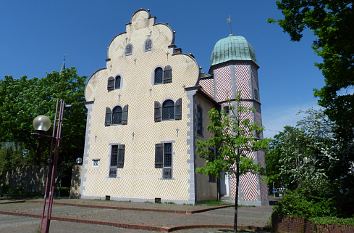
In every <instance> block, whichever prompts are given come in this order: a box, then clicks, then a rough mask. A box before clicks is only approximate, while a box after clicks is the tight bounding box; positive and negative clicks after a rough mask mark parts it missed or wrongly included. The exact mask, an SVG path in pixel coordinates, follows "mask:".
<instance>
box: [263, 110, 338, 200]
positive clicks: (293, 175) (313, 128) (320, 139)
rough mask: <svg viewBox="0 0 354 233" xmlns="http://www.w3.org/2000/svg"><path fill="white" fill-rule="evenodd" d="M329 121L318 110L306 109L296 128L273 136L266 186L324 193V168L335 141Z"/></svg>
mask: <svg viewBox="0 0 354 233" xmlns="http://www.w3.org/2000/svg"><path fill="white" fill-rule="evenodd" d="M331 127H332V122H331V121H329V120H328V118H327V117H326V116H325V115H324V114H323V112H322V111H320V110H313V109H310V110H307V111H306V112H305V116H304V118H303V119H301V120H300V121H299V122H298V123H297V127H290V126H286V127H285V128H284V130H283V131H282V132H280V133H278V134H277V135H275V136H274V139H273V140H272V141H271V143H270V149H269V150H268V151H267V154H266V165H267V166H266V172H267V176H268V182H269V183H268V184H269V185H272V184H273V183H274V185H275V186H276V187H285V188H287V189H290V190H295V189H297V188H304V189H309V190H312V192H317V193H323V192H324V191H328V188H326V187H327V186H329V180H328V178H327V177H328V167H330V166H331V164H332V163H333V161H334V158H333V157H332V156H331V154H332V150H333V147H334V146H335V140H334V139H333V137H332V135H333V133H332V131H331Z"/></svg>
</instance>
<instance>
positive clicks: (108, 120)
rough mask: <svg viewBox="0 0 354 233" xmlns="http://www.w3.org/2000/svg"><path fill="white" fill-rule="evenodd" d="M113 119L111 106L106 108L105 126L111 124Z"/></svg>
mask: <svg viewBox="0 0 354 233" xmlns="http://www.w3.org/2000/svg"><path fill="white" fill-rule="evenodd" d="M111 119H112V111H111V109H110V108H106V118H105V122H104V125H105V126H109V125H111Z"/></svg>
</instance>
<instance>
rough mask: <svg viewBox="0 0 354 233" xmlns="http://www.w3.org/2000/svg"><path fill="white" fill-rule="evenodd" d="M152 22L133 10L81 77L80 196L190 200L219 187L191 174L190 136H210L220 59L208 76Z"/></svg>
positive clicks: (194, 159) (194, 163) (195, 161)
mask: <svg viewBox="0 0 354 233" xmlns="http://www.w3.org/2000/svg"><path fill="white" fill-rule="evenodd" d="M155 21H156V18H155V17H152V16H151V15H150V13H149V11H146V10H143V9H141V10H138V11H136V12H135V13H134V14H133V16H132V19H131V21H130V23H128V24H127V25H126V32H124V33H121V34H119V35H118V36H116V37H115V38H113V40H112V41H111V43H110V45H109V47H108V53H107V54H108V57H107V59H106V67H105V68H103V69H99V70H98V71H96V72H95V73H94V74H93V75H92V76H91V77H90V78H89V80H88V82H87V85H86V89H85V98H86V107H87V110H88V113H87V125H86V139H85V150H84V157H83V165H82V167H81V175H80V176H81V185H80V195H81V198H87V199H105V198H106V199H107V198H109V199H111V200H130V201H151V202H173V203H180V204H182V203H186V204H195V203H196V202H197V201H200V200H210V199H216V198H218V195H219V194H220V187H221V186H223V187H224V186H225V185H220V183H219V182H217V180H215V179H213V178H212V177H208V176H205V175H201V174H197V173H196V168H197V167H199V166H202V165H203V164H204V161H203V160H202V159H200V158H199V157H198V155H196V140H197V139H198V138H207V137H210V136H211V135H210V134H209V132H208V131H207V125H208V111H209V110H210V109H211V108H220V107H222V101H224V99H222V98H217V97H216V95H215V93H212V92H208V90H207V88H214V87H216V86H218V85H221V84H217V83H214V82H215V80H216V77H217V75H216V70H217V69H214V67H219V66H221V65H222V63H218V64H216V65H215V66H214V65H213V66H212V69H211V70H212V72H214V76H211V75H205V74H202V73H201V71H200V69H199V66H198V64H197V62H196V60H195V59H194V57H193V56H192V55H187V54H183V53H182V50H181V49H180V48H177V47H176V45H175V43H174V36H175V35H174V32H173V31H172V29H171V28H170V27H169V26H168V25H166V24H160V23H156V22H155ZM254 63H255V62H254ZM257 68H258V67H257ZM212 74H213V73H212ZM205 77H208V78H209V79H210V80H214V81H212V84H211V86H212V87H209V86H207V85H204V84H205V83H207V82H209V81H210V80H209V81H205V80H203V78H205ZM218 80H221V78H220V79H219V78H218ZM255 103H256V101H255ZM223 182H224V183H225V184H226V183H230V184H231V185H232V179H224V181H223ZM231 185H229V186H231ZM258 192H259V190H258Z"/></svg>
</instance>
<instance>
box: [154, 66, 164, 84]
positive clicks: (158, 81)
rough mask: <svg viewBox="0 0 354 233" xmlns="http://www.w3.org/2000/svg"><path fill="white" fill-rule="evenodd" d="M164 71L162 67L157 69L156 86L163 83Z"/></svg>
mask: <svg viewBox="0 0 354 233" xmlns="http://www.w3.org/2000/svg"><path fill="white" fill-rule="evenodd" d="M162 76H163V70H162V68H161V67H157V68H156V69H155V76H154V84H161V83H162Z"/></svg>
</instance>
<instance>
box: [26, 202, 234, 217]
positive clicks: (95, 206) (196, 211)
mask: <svg viewBox="0 0 354 233" xmlns="http://www.w3.org/2000/svg"><path fill="white" fill-rule="evenodd" d="M28 202H34V203H42V201H28ZM54 204H55V205H64V206H75V207H86V208H100V209H117V210H136V211H151V212H163V213H173V214H186V215H189V214H196V213H202V212H207V211H210V210H216V209H222V208H227V207H232V206H233V205H222V206H216V207H210V208H204V209H199V210H167V209H154V208H139V207H122V206H106V205H88V204H72V203H67V202H56V201H54Z"/></svg>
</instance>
